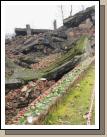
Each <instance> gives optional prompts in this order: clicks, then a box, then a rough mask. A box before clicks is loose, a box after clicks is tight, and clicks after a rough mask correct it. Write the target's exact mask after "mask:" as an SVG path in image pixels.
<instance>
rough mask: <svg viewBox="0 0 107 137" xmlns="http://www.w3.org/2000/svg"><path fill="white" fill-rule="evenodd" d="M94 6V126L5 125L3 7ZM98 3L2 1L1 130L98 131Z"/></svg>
mask: <svg viewBox="0 0 107 137" xmlns="http://www.w3.org/2000/svg"><path fill="white" fill-rule="evenodd" d="M78 3H79V5H83V4H86V5H89V6H90V4H93V5H95V125H5V7H6V5H69V4H74V5H78ZM99 4H100V3H99V1H4V2H2V7H1V8H2V9H1V11H2V12H1V15H2V21H1V23H2V27H1V32H2V33H1V34H2V35H1V36H2V37H1V57H2V59H1V74H2V75H1V129H99Z"/></svg>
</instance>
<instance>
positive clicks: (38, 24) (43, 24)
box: [5, 4, 91, 33]
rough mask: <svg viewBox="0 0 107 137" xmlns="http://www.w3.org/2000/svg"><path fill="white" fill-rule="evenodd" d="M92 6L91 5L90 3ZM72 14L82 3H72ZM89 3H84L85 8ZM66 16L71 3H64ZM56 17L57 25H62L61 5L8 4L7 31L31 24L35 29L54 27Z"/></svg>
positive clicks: (6, 15)
mask: <svg viewBox="0 0 107 137" xmlns="http://www.w3.org/2000/svg"><path fill="white" fill-rule="evenodd" d="M90 6H91V5H90ZM72 7H73V9H72V14H75V13H77V12H78V11H81V10H82V6H81V5H72ZM86 7H89V5H86V4H85V5H84V8H86ZM62 8H63V14H64V18H66V17H68V16H69V15H70V9H71V6H70V5H63V6H62ZM54 19H56V21H57V27H60V26H61V25H62V14H61V5H6V6H5V33H14V29H15V28H16V27H17V28H25V27H26V24H30V26H31V28H35V29H53V21H54Z"/></svg>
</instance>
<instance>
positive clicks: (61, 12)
mask: <svg viewBox="0 0 107 137" xmlns="http://www.w3.org/2000/svg"><path fill="white" fill-rule="evenodd" d="M61 14H62V22H63V20H64V13H63V8H62V5H61Z"/></svg>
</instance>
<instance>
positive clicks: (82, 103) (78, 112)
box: [43, 66, 95, 125]
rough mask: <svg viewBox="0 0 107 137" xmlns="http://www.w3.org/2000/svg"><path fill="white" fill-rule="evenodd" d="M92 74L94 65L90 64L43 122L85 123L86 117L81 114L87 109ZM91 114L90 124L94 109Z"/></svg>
mask: <svg viewBox="0 0 107 137" xmlns="http://www.w3.org/2000/svg"><path fill="white" fill-rule="evenodd" d="M94 76H95V72H94V66H91V68H90V69H89V70H88V71H87V73H86V75H85V76H84V77H83V78H82V79H81V80H80V82H79V83H77V84H76V85H75V86H74V87H72V88H70V89H69V92H68V94H67V95H66V96H65V97H64V99H63V101H62V102H61V103H60V104H59V105H58V106H57V107H56V109H55V110H54V112H51V113H50V114H49V115H48V116H47V118H46V119H45V121H44V122H43V124H52V125H54V124H56V125H58V124H65V125H66V124H67V125H68V124H70V125H81V124H82V125H85V124H86V119H84V117H83V116H84V115H85V113H86V112H88V111H89V107H90V99H91V94H92V88H93V85H94ZM93 108H94V107H93ZM92 114H93V115H92V122H91V124H95V120H94V119H95V117H94V109H93V111H92Z"/></svg>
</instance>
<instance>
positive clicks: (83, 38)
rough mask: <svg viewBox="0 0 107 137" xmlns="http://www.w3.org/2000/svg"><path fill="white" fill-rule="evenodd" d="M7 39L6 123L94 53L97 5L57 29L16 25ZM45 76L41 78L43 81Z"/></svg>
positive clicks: (66, 20) (71, 17)
mask: <svg viewBox="0 0 107 137" xmlns="http://www.w3.org/2000/svg"><path fill="white" fill-rule="evenodd" d="M15 33H16V35H15V36H13V37H12V38H11V39H9V38H8V39H6V40H5V53H6V57H5V66H6V69H5V70H6V71H5V88H6V124H9V123H10V124H11V123H12V121H11V120H10V119H11V118H12V117H15V116H16V115H17V113H19V112H20V111H21V110H22V108H26V107H28V106H29V104H30V103H31V102H32V101H33V100H35V99H36V98H38V97H39V96H40V95H41V94H43V92H45V91H46V90H48V89H49V88H51V86H52V85H53V84H55V81H57V80H59V79H60V78H61V77H62V76H63V75H64V74H65V73H67V72H69V71H70V70H72V69H73V68H75V66H77V65H78V64H79V63H80V62H81V61H82V60H84V59H86V58H87V57H88V56H94V54H95V7H90V8H87V9H86V10H84V11H81V12H79V13H77V14H75V15H74V16H70V17H68V18H67V19H65V20H64V21H63V26H61V27H60V28H55V30H46V29H31V28H30V26H29V25H26V28H15ZM40 79H42V80H40Z"/></svg>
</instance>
